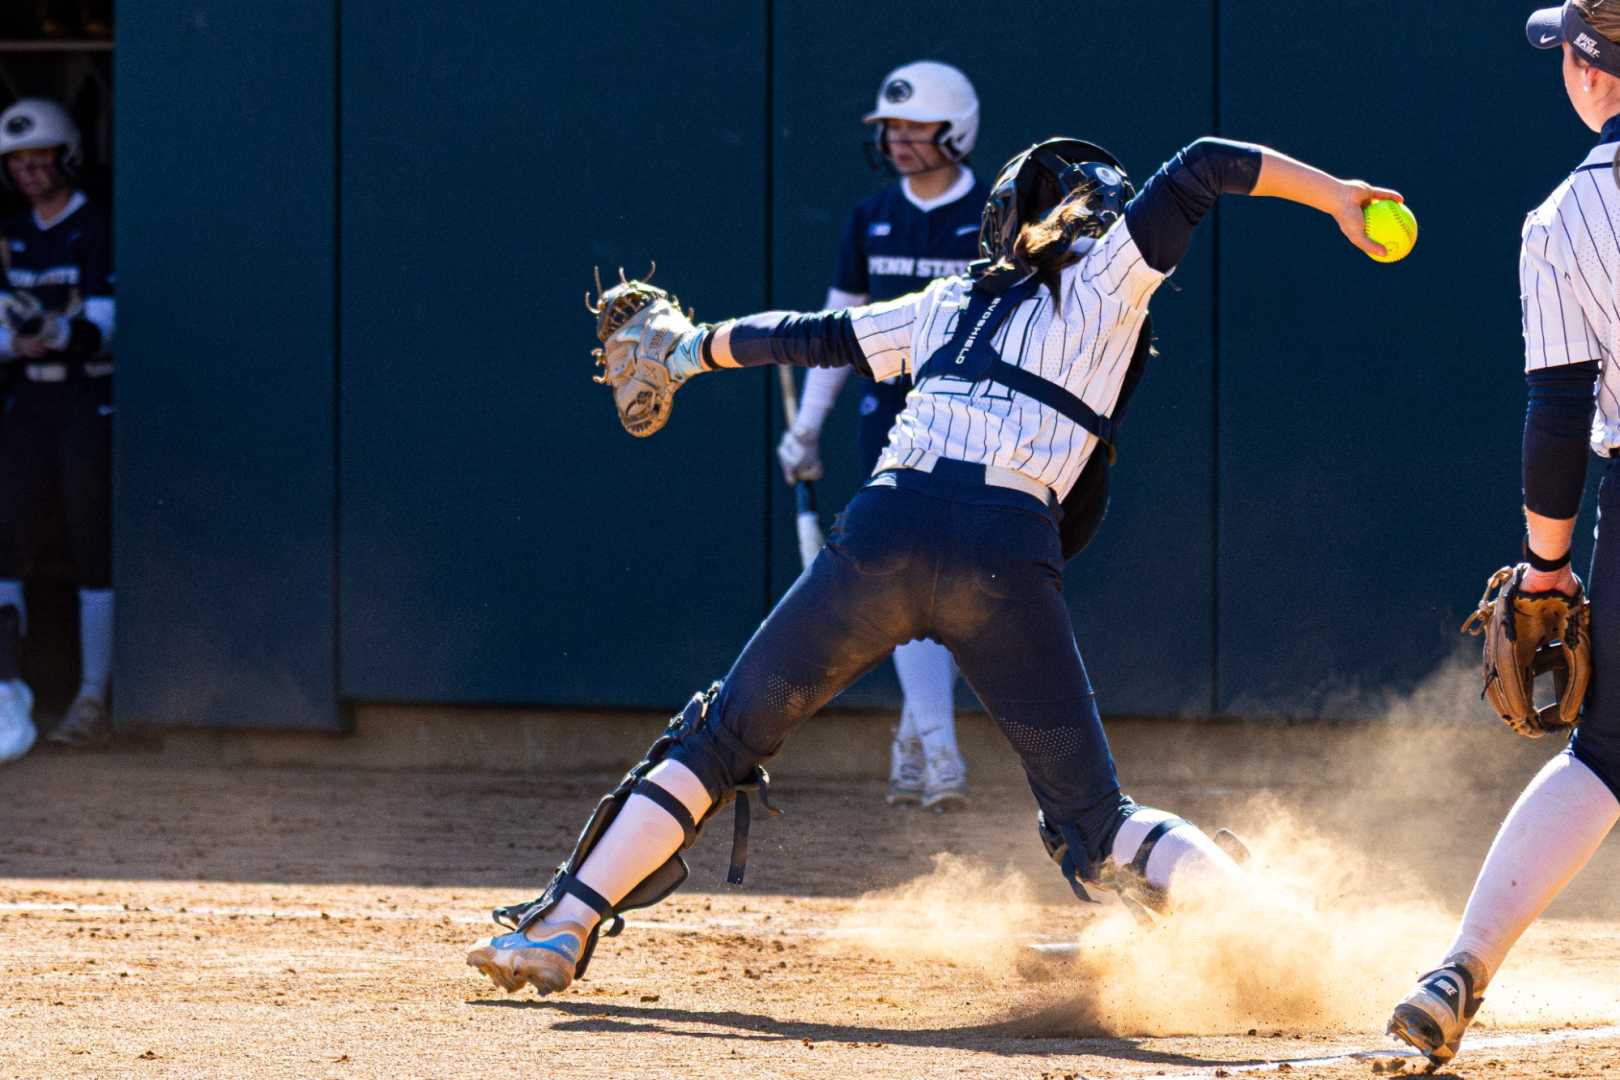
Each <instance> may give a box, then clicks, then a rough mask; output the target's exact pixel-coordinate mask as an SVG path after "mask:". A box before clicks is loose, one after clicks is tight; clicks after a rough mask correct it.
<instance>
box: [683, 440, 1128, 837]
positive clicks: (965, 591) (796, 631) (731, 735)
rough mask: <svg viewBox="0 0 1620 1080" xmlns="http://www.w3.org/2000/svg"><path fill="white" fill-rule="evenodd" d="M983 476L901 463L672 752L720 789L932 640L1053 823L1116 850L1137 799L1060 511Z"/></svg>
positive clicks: (768, 622)
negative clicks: (890, 661) (1107, 704)
mask: <svg viewBox="0 0 1620 1080" xmlns="http://www.w3.org/2000/svg"><path fill="white" fill-rule="evenodd" d="M975 475H982V473H979V472H978V471H977V470H975V469H974V467H972V466H966V465H962V464H961V463H957V462H949V461H942V462H940V464H939V467H938V468H937V469H936V471H935V472H934V473H932V474H926V473H920V472H916V471H911V470H902V471H899V472H894V473H888V474H885V475H884V476H883V477H880V478H879V479H878V480H877V481H874V483H873V484H872V485H869V486H868V487H866V488H864V489H863V490H862V491H861V492H860V493H859V494H858V495H856V497H855V498H854V499H853V500H852V501H851V502H850V504H849V506H848V508H847V509H846V510H845V511H844V512H843V513H842V514H840V515H839V517H838V519H837V521H836V523H835V524H834V526H833V528H832V531H831V533H830V534H829V536H828V539H827V545H826V547H825V548H823V549H822V552H821V554H820V555H819V556H818V557H817V558H816V560H815V562H813V563H812V564H811V565H810V567H809V568H808V569H807V570H805V572H804V573H803V575H802V576H800V578H799V580H798V581H797V582H796V583H795V584H794V586H793V587H792V588H791V589H790V590H789V591H788V593H787V594H786V595H785V596H784V597H783V598H782V599H781V601H780V602H779V603H778V604H777V605H776V607H775V609H774V610H773V611H772V612H771V613H770V615H769V616H768V617H767V618H766V619H765V621H764V623H762V624H761V625H760V627H759V629H758V630H757V631H756V632H755V633H754V636H753V638H752V639H750V640H749V642H748V645H747V646H746V647H745V648H744V649H743V651H742V655H741V656H739V657H738V658H737V661H736V663H735V664H734V665H733V666H732V668H731V671H730V672H729V673H728V674H727V676H726V678H725V681H724V684H723V688H722V690H721V692H720V696H719V698H718V699H717V701H716V703H715V707H714V709H713V710H712V712H711V726H710V727H708V728H706V729H704V730H703V731H700V732H699V733H698V734H697V735H696V736H695V737H693V738H689V739H687V740H686V741H685V742H684V743H683V744H682V745H681V746H679V747H677V748H676V749H675V750H674V751H673V753H672V756H674V757H675V758H677V759H678V760H680V761H682V762H683V763H684V764H685V765H687V767H688V768H690V769H692V771H693V772H695V773H696V774H697V775H698V776H699V777H700V778H702V779H703V781H704V783H705V784H706V785H707V786H708V788H709V790H710V792H711V794H715V795H718V794H719V793H721V792H723V791H727V790H730V788H731V786H732V785H733V784H735V783H736V782H738V781H739V780H741V779H742V778H743V777H744V776H746V775H747V774H748V772H749V770H751V769H752V768H753V767H754V766H755V765H757V764H759V763H760V762H762V761H764V760H766V759H767V758H770V757H771V756H772V755H774V754H775V753H777V751H779V750H780V749H781V748H782V744H783V743H784V742H785V741H786V739H787V737H788V736H789V735H790V734H792V732H793V731H794V729H795V728H797V727H798V726H799V724H800V723H802V722H803V721H804V720H805V719H807V718H808V717H810V716H812V715H814V714H815V713H816V712H817V711H818V710H819V709H820V708H821V707H822V706H823V705H825V704H826V703H827V702H828V701H829V700H831V699H832V697H833V696H834V695H836V694H837V693H839V691H841V690H843V689H844V688H845V687H847V686H849V685H850V684H851V683H853V682H854V681H855V680H856V679H858V678H859V677H860V676H861V675H863V674H864V673H866V672H867V671H869V670H870V669H871V668H872V667H874V666H875V665H876V664H878V663H879V662H881V661H882V660H883V659H885V658H886V657H888V655H889V653H890V652H891V651H892V650H893V649H894V647H895V646H896V645H900V644H903V643H905V642H907V641H910V640H912V639H913V638H918V637H930V638H933V639H934V640H935V641H938V642H940V643H941V644H943V645H944V646H945V647H946V648H948V649H950V650H951V654H952V655H953V656H955V658H956V662H957V664H958V666H959V667H960V668H961V671H962V675H963V676H964V677H965V678H966V679H967V681H968V685H970V686H971V687H972V688H973V692H974V693H975V694H977V695H978V697H979V700H980V701H981V702H983V703H984V706H985V708H986V710H988V711H989V713H990V715H991V716H992V717H993V718H994V719H995V722H996V724H997V725H998V726H999V727H1000V728H1001V731H1002V732H1003V733H1004V734H1005V735H1006V737H1007V740H1008V741H1009V742H1010V743H1012V745H1013V749H1015V750H1016V751H1017V752H1018V755H1019V757H1020V759H1021V760H1022V762H1023V766H1024V771H1025V773H1026V775H1027V776H1028V778H1029V785H1030V788H1031V789H1032V790H1033V791H1034V793H1035V800H1036V802H1037V804H1038V805H1039V806H1040V809H1041V810H1042V811H1043V812H1044V813H1045V815H1046V819H1047V821H1048V822H1050V823H1054V824H1055V823H1066V824H1073V825H1075V826H1077V827H1078V829H1079V832H1080V835H1081V836H1082V837H1083V838H1084V839H1085V841H1086V846H1087V848H1088V849H1091V850H1090V852H1089V854H1090V855H1091V857H1092V858H1093V859H1094V860H1098V859H1101V858H1102V857H1103V856H1104V855H1105V854H1106V852H1105V851H1104V850H1103V849H1104V845H1105V844H1107V843H1109V842H1111V840H1112V836H1113V833H1114V831H1115V829H1116V828H1117V824H1118V821H1119V820H1120V819H1121V817H1122V811H1123V810H1124V809H1125V808H1127V807H1129V806H1130V805H1131V804H1130V803H1129V801H1128V800H1127V799H1126V798H1125V797H1124V796H1123V795H1122V794H1121V793H1120V790H1119V781H1118V779H1117V778H1116V776H1115V772H1114V762H1113V758H1112V755H1111V754H1110V753H1109V749H1108V740H1107V738H1106V737H1105V736H1104V734H1103V729H1102V721H1101V718H1100V717H1099V716H1098V713H1097V705H1096V701H1095V699H1094V696H1093V694H1092V689H1091V684H1090V681H1089V680H1088V679H1087V677H1086V670H1085V666H1084V665H1083V664H1082V662H1081V659H1080V650H1079V649H1078V647H1077V646H1076V645H1075V639H1074V629H1073V626H1072V623H1071V621H1070V616H1069V609H1068V606H1067V604H1065V602H1064V599H1063V575H1062V565H1063V556H1062V554H1061V551H1060V547H1059V542H1058V526H1057V520H1056V517H1055V514H1054V512H1053V511H1052V510H1049V509H1048V508H1047V507H1045V506H1043V505H1042V504H1041V503H1040V502H1038V501H1037V500H1036V499H1034V498H1032V497H1030V496H1028V495H1025V494H1022V493H1020V492H1016V491H1011V490H1008V489H1003V488H996V487H987V486H985V485H983V484H982V483H979V482H977V481H976V480H975V479H973V477H974V476H975ZM716 727H717V728H718V730H715V728H716Z"/></svg>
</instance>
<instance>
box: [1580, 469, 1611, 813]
mask: <svg viewBox="0 0 1620 1080" xmlns="http://www.w3.org/2000/svg"><path fill="white" fill-rule="evenodd" d="M1617 470H1620V458H1614V459H1611V460H1610V462H1609V464H1608V466H1607V468H1606V470H1605V472H1604V474H1603V483H1602V485H1601V486H1600V487H1599V488H1598V535H1597V544H1596V546H1595V547H1594V548H1593V549H1592V566H1591V569H1590V570H1589V571H1588V573H1587V576H1586V585H1587V595H1588V596H1589V597H1590V598H1591V601H1592V685H1591V686H1590V687H1589V688H1588V690H1587V694H1586V709H1585V711H1584V713H1583V714H1582V717H1581V726H1580V727H1579V728H1577V729H1576V731H1575V736H1574V738H1573V739H1572V740H1571V742H1570V751H1571V752H1572V753H1573V754H1574V755H1575V757H1576V758H1577V759H1579V760H1580V761H1581V762H1583V763H1584V764H1585V765H1586V767H1587V768H1589V769H1591V770H1592V771H1593V772H1594V773H1596V774H1597V775H1598V777H1599V778H1600V779H1601V780H1602V781H1603V782H1604V783H1605V784H1607V785H1608V786H1609V790H1610V791H1612V792H1614V793H1615V797H1616V798H1620V471H1617ZM1605 522H1607V523H1608V527H1605V524H1604V523H1605Z"/></svg>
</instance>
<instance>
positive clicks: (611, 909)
mask: <svg viewBox="0 0 1620 1080" xmlns="http://www.w3.org/2000/svg"><path fill="white" fill-rule="evenodd" d="M720 686H721V684H720V683H718V682H717V683H714V684H713V685H712V686H710V687H709V688H708V689H707V690H705V691H702V692H701V693H697V694H694V695H692V699H691V700H690V701H688V702H687V703H686V707H685V708H683V709H682V710H681V711H680V712H678V713H676V714H675V716H673V717H672V718H671V719H670V721H669V724H668V726H667V727H665V729H664V731H663V733H662V734H661V735H659V737H658V738H657V739H655V740H654V741H653V744H652V746H651V747H650V748H648V750H647V755H646V757H644V758H643V759H642V760H641V761H640V762H639V763H637V764H636V765H635V766H634V767H632V768H631V770H630V771H629V772H628V773H626V774H625V775H624V778H623V779H622V780H620V781H619V783H618V785H617V786H616V787H614V789H613V790H612V791H610V792H608V793H607V794H606V795H604V796H603V797H602V798H601V799H600V800H599V801H598V802H597V804H596V809H595V810H594V811H592V813H591V816H590V820H588V821H586V823H585V827H584V829H582V830H580V834H579V839H578V840H577V841H576V842H575V844H574V850H573V852H572V853H571V854H570V855H569V856H568V858H567V859H566V860H564V861H563V863H562V865H561V866H559V867H557V869H556V871H555V872H554V873H553V874H552V877H551V880H550V882H548V883H547V885H546V887H545V890H544V891H543V892H542V893H541V894H540V895H539V896H537V897H535V898H534V899H533V900H528V901H525V902H523V903H519V904H509V905H507V906H505V907H500V908H496V909H495V910H494V912H493V913H492V916H493V918H494V920H495V921H496V922H497V923H499V924H500V925H502V926H505V927H507V928H509V929H512V930H521V929H525V928H527V927H529V926H532V925H533V924H534V923H535V922H537V921H539V920H540V919H541V918H543V917H544V916H545V915H546V913H547V912H549V911H550V910H551V909H552V908H554V907H556V906H557V903H558V902H559V901H560V900H561V899H562V897H563V896H564V895H570V896H574V897H577V898H578V899H580V900H581V901H583V902H584V903H585V904H586V906H588V907H590V908H591V909H592V910H594V911H595V912H596V913H597V914H598V915H600V916H602V918H603V920H604V921H606V922H607V924H608V925H607V927H606V929H603V928H602V926H601V925H600V924H599V925H598V926H597V928H596V929H595V930H593V931H592V932H591V935H590V937H589V938H587V939H586V942H585V947H584V949H583V950H582V951H581V953H580V959H579V964H578V966H577V967H576V968H575V970H574V977H575V978H580V977H582V976H583V975H584V974H585V971H586V968H588V967H589V966H590V960H591V955H592V953H593V952H595V950H596V940H597V936H598V931H600V932H601V933H603V934H606V935H607V936H608V937H613V936H615V935H617V934H618V933H619V932H620V931H621V930H623V929H624V918H623V913H624V912H626V911H634V910H636V909H638V908H644V907H651V906H652V905H654V904H656V903H659V902H660V901H662V900H664V899H665V898H666V897H668V896H669V895H670V894H671V893H673V892H674V891H675V890H676V889H678V888H680V887H681V886H682V885H683V884H685V882H686V878H687V876H688V874H689V873H690V871H689V869H688V867H687V865H686V860H685V859H683V858H682V857H681V855H680V852H676V853H675V854H674V855H671V856H670V857H669V859H668V860H666V861H665V862H664V863H663V864H662V865H661V866H659V867H658V869H656V870H654V871H653V872H652V873H651V874H649V875H648V876H647V877H646V878H645V879H644V880H642V881H641V882H640V883H639V884H637V885H636V886H635V887H634V888H632V889H631V890H630V892H629V893H628V894H626V895H625V897H624V898H623V899H621V900H620V901H619V902H618V903H617V904H610V903H609V902H608V900H607V899H606V898H605V897H603V896H602V895H601V894H600V893H598V892H596V891H595V890H594V889H591V888H590V886H588V885H586V884H585V883H584V882H582V881H580V880H579V878H578V877H577V876H575V875H576V874H577V872H578V870H579V868H580V866H581V865H583V864H584V862H585V859H586V857H587V856H589V855H590V853H591V851H592V850H593V849H594V848H595V847H596V843H597V841H598V840H599V839H600V838H601V836H602V834H603V833H604V832H605V831H606V830H607V828H608V826H609V825H611V824H612V823H613V820H614V819H615V818H616V817H618V814H619V810H620V809H621V808H622V807H623V806H624V804H625V802H626V801H627V800H628V799H629V798H630V796H631V795H632V794H640V795H644V796H646V797H647V798H648V799H650V800H652V801H653V802H654V803H655V804H657V805H658V807H659V808H660V809H662V810H664V811H665V812H666V813H668V814H669V815H670V816H671V817H673V818H674V819H675V820H676V821H677V822H679V823H680V826H681V831H682V833H683V834H684V843H683V844H682V850H685V849H686V848H688V847H691V846H692V844H693V843H694V842H696V840H697V837H698V836H699V834H700V833H701V832H702V831H703V823H704V822H706V821H707V820H708V819H709V818H710V817H713V816H714V814H715V813H716V812H718V811H719V810H720V809H721V808H722V807H723V806H725V805H726V803H727V802H729V801H731V800H732V799H733V798H735V799H736V800H737V817H736V825H735V830H734V833H733V837H732V846H731V869H730V872H729V873H728V874H727V876H726V880H727V881H728V882H730V883H731V884H733V885H739V884H741V883H742V879H743V868H744V865H745V864H746V862H747V859H748V827H749V824H750V820H751V817H752V815H751V812H750V808H749V803H748V794H749V793H750V792H752V793H756V794H758V796H759V799H760V803H761V804H762V805H763V806H764V807H765V809H766V810H767V811H769V812H770V813H771V814H772V815H776V814H780V813H781V811H780V810H778V809H776V807H774V806H772V805H771V802H770V797H769V795H768V794H767V789H768V788H769V786H770V776H769V775H768V774H767V773H766V772H765V770H764V769H762V768H759V767H757V766H756V767H755V769H754V770H753V772H752V773H751V774H750V775H749V777H748V778H747V779H746V780H745V781H744V782H743V783H740V784H737V785H736V787H735V789H734V790H732V791H728V792H723V793H722V794H721V796H720V797H719V798H717V799H715V800H714V802H713V803H712V804H711V805H710V807H709V809H708V812H707V813H705V814H704V815H703V820H702V821H693V820H692V814H691V811H689V810H687V809H686V806H685V805H684V804H683V803H682V802H681V801H680V800H679V799H677V798H675V796H673V795H671V794H670V793H669V792H668V791H666V790H664V789H663V788H661V787H659V786H658V785H657V784H656V783H653V782H652V781H650V780H648V779H647V773H649V772H651V771H652V768H653V766H655V765H657V764H658V763H659V762H661V761H663V760H665V759H666V758H668V757H669V756H670V752H671V751H672V750H674V748H675V747H676V746H678V745H680V744H681V742H683V741H684V740H685V739H687V738H689V737H690V736H691V735H693V734H694V733H696V732H697V731H698V730H700V729H701V730H703V731H705V732H706V734H708V736H709V737H711V738H717V739H719V740H721V741H728V740H729V741H730V742H732V743H735V739H734V738H733V737H732V736H731V735H730V733H729V732H726V731H725V730H724V729H723V728H721V727H720V726H719V725H718V724H715V723H711V722H710V709H711V708H712V706H713V704H714V701H715V699H716V698H717V697H719V694H720Z"/></svg>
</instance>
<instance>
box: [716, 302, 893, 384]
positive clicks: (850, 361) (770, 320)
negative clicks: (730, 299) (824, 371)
mask: <svg viewBox="0 0 1620 1080" xmlns="http://www.w3.org/2000/svg"><path fill="white" fill-rule="evenodd" d="M704 356H705V359H706V360H707V361H710V362H712V364H713V366H715V367H722V368H737V367H757V366H760V365H763V364H785V365H790V366H792V367H811V368H823V367H852V368H854V369H856V370H857V371H860V372H862V373H863V374H867V375H870V374H871V369H870V368H869V367H868V366H867V363H866V356H865V354H863V353H862V352H861V347H860V342H859V341H858V340H857V339H856V337H855V331H854V328H853V327H852V325H851V323H850V318H849V315H848V314H847V313H845V312H843V311H822V312H816V313H813V314H801V313H798V312H792V311H767V312H764V313H762V314H759V315H748V316H745V317H744V318H741V319H733V320H731V321H729V322H724V323H721V324H720V325H719V326H717V327H715V328H714V330H713V331H711V336H710V338H709V340H708V341H707V342H706V343H705V347H704Z"/></svg>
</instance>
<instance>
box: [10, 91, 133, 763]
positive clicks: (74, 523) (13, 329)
mask: <svg viewBox="0 0 1620 1080" xmlns="http://www.w3.org/2000/svg"><path fill="white" fill-rule="evenodd" d="M82 159H83V154H82V148H81V146H80V138H79V129H78V127H77V126H76V125H75V124H74V123H73V120H72V119H71V118H70V117H69V116H68V114H67V111H66V110H65V109H63V108H62V107H61V106H60V105H58V104H57V103H56V102H54V101H48V100H45V99H43V98H24V99H22V100H20V101H17V102H16V103H14V104H13V105H11V107H10V108H8V109H6V110H5V111H4V112H3V113H0V173H3V175H4V179H5V182H6V183H7V184H8V185H10V186H11V187H12V188H13V189H14V190H15V191H16V192H17V193H18V194H20V195H21V196H22V198H23V200H24V201H25V202H26V203H27V204H28V205H27V209H26V210H25V211H23V212H22V213H21V214H19V215H17V216H15V217H12V218H9V219H7V220H5V221H3V222H0V235H3V238H4V242H3V244H0V267H3V269H4V273H5V283H4V285H5V288H4V291H0V316H3V317H0V363H3V371H0V378H3V379H4V384H3V385H4V414H3V416H0V462H3V464H0V761H7V760H11V759H14V758H17V757H21V756H22V755H23V754H26V753H27V752H28V750H29V749H30V747H32V746H33V744H34V741H35V738H36V733H37V732H36V728H35V725H34V720H33V703H34V695H33V692H32V690H31V689H30V688H29V686H28V684H27V683H26V682H25V681H24V680H23V676H22V666H21V651H22V639H23V637H24V635H26V633H27V627H28V613H27V605H26V603H25V602H24V599H23V584H22V583H23V577H24V575H25V574H27V573H29V572H30V571H31V570H32V568H33V566H34V564H35V563H36V562H37V561H38V559H39V557H40V555H41V554H42V552H43V547H44V544H45V542H46V541H47V540H48V539H49V538H50V537H49V535H48V534H49V531H50V530H49V525H50V514H51V512H52V510H53V509H54V508H55V507H60V510H61V515H62V524H63V526H64V532H65V534H66V540H67V548H68V553H69V555H70V557H71V561H72V566H73V573H74V580H75V584H76V585H77V586H78V591H79V638H80V661H81V662H80V671H81V677H80V685H79V689H78V693H77V694H76V695H75V696H74V699H73V702H72V704H71V705H70V706H69V707H68V711H67V714H66V715H65V716H64V717H63V719H62V721H61V723H59V724H58V725H57V726H56V727H55V728H54V729H53V730H52V731H51V733H50V735H49V738H50V740H51V741H53V742H57V743H61V744H65V745H69V746H84V745H92V744H96V743H100V742H105V741H106V740H107V739H108V738H109V737H110V736H111V733H112V729H111V723H110V720H109V718H108V714H107V694H108V688H109V684H110V681H111V675H112V633H113V591H112V519H111V514H112V414H113V398H112V373H113V362H112V356H111V354H110V352H109V349H110V346H111V344H112V339H113V327H114V306H113V266H112V228H111V221H110V219H109V217H108V215H107V212H106V211H105V210H104V209H103V208H102V207H101V206H99V205H97V204H96V203H94V202H92V201H91V200H90V199H89V198H88V197H87V196H86V195H85V193H84V192H83V191H81V190H79V189H78V188H77V187H76V186H75V185H74V176H75V173H76V171H77V169H78V167H79V165H80V163H81V161H82Z"/></svg>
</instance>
